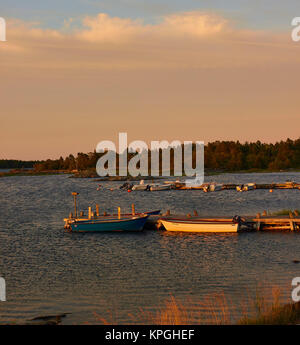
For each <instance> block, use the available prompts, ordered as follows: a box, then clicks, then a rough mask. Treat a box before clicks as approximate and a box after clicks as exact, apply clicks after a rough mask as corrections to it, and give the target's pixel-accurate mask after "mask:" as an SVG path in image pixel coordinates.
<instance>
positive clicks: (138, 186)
mask: <svg viewBox="0 0 300 345" xmlns="http://www.w3.org/2000/svg"><path fill="white" fill-rule="evenodd" d="M148 189H149V185H148V184H145V183H144V180H141V181H140V184H135V185H134V186H133V187H132V190H148Z"/></svg>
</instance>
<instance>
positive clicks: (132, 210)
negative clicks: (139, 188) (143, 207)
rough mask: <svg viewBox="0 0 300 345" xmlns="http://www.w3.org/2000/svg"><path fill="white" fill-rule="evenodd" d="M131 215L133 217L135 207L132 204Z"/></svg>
mask: <svg viewBox="0 0 300 345" xmlns="http://www.w3.org/2000/svg"><path fill="white" fill-rule="evenodd" d="M131 213H132V215H133V216H135V206H134V204H131Z"/></svg>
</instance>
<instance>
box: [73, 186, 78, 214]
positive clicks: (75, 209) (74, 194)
mask: <svg viewBox="0 0 300 345" xmlns="http://www.w3.org/2000/svg"><path fill="white" fill-rule="evenodd" d="M72 195H73V197H74V211H75V212H74V215H75V218H77V205H76V197H77V195H79V193H76V192H73V193H72Z"/></svg>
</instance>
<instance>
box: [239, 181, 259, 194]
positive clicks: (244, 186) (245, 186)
mask: <svg viewBox="0 0 300 345" xmlns="http://www.w3.org/2000/svg"><path fill="white" fill-rule="evenodd" d="M255 188H256V184H255V183H246V184H241V185H239V186H237V187H236V190H237V191H238V192H247V191H249V190H253V189H255Z"/></svg>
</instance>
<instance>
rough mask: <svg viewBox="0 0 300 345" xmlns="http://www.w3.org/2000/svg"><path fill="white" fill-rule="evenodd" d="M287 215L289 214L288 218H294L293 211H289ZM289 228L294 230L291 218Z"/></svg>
mask: <svg viewBox="0 0 300 345" xmlns="http://www.w3.org/2000/svg"><path fill="white" fill-rule="evenodd" d="M289 215H290V219H293V218H294V215H293V212H290V213H289ZM290 228H291V231H295V230H296V227H295V223H294V222H293V221H292V220H290Z"/></svg>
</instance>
